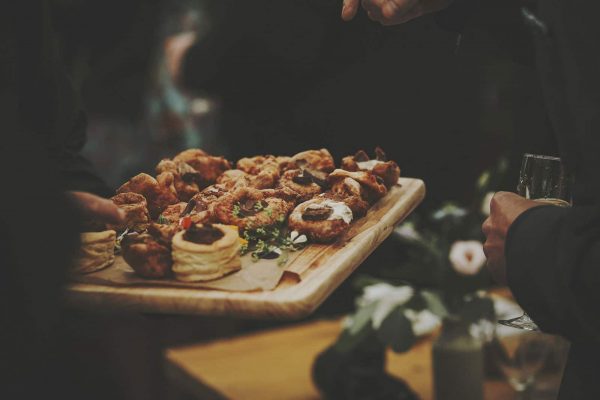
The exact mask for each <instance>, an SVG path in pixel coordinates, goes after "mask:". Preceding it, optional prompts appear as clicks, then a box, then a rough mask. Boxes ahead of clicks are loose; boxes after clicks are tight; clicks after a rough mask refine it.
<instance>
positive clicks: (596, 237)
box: [506, 0, 600, 400]
mask: <svg viewBox="0 0 600 400" xmlns="http://www.w3.org/2000/svg"><path fill="white" fill-rule="evenodd" d="M599 11H600V6H599V5H598V2H596V1H591V0H587V1H586V0H540V1H538V4H537V9H536V10H535V11H534V13H535V15H536V16H537V18H538V19H539V21H540V23H530V24H529V25H530V26H531V29H532V30H533V35H534V39H535V40H534V41H535V55H536V67H537V70H538V71H539V76H540V82H541V85H542V89H543V92H544V98H545V103H546V108H547V111H548V116H549V118H550V120H551V122H552V127H553V129H554V131H555V135H556V138H557V140H558V143H559V147H560V155H561V157H562V159H563V161H564V162H565V164H566V165H567V167H568V168H569V169H570V170H571V171H572V172H573V174H574V177H575V188H574V196H573V207H572V208H570V209H565V208H558V207H548V206H544V207H536V208H533V209H530V210H529V211H527V212H525V213H524V214H523V215H521V216H520V217H519V218H518V219H517V220H516V221H515V223H514V224H513V225H512V226H511V228H510V230H509V233H508V237H507V241H506V258H507V276H508V282H509V286H510V288H511V290H512V292H513V293H514V295H515V297H516V299H517V300H518V302H519V303H520V304H521V305H522V306H523V308H524V309H525V310H526V311H527V313H528V314H529V315H530V316H531V317H532V319H533V320H534V321H536V322H537V323H538V325H539V326H540V327H541V328H542V330H543V331H546V332H550V333H555V334H559V335H562V336H564V337H566V338H567V339H569V340H570V341H571V351H570V355H569V360H568V364H567V368H566V371H565V374H564V378H563V383H562V386H561V391H560V396H559V398H560V399H569V400H574V399H598V398H600V382H598V379H599V378H600V24H599V23H598V21H597V18H598V15H600V14H599V13H598V12H599Z"/></svg>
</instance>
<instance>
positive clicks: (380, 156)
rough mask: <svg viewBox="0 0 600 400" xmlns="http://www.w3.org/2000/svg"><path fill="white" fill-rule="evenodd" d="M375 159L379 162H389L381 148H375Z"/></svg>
mask: <svg viewBox="0 0 600 400" xmlns="http://www.w3.org/2000/svg"><path fill="white" fill-rule="evenodd" d="M375 159H376V160H377V161H384V162H385V161H387V156H386V154H385V152H384V151H383V149H382V148H381V147H379V146H377V147H375Z"/></svg>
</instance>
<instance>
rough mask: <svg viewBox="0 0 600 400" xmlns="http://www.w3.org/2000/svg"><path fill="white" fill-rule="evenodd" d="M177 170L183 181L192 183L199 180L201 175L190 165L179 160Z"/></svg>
mask: <svg viewBox="0 0 600 400" xmlns="http://www.w3.org/2000/svg"><path fill="white" fill-rule="evenodd" d="M177 172H178V173H179V175H181V179H183V181H184V182H185V183H194V182H199V181H200V180H201V178H202V177H201V175H200V173H199V172H198V171H196V170H195V169H194V168H193V167H192V166H191V165H189V164H188V163H185V162H179V163H178V164H177Z"/></svg>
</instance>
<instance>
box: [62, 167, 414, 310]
mask: <svg viewBox="0 0 600 400" xmlns="http://www.w3.org/2000/svg"><path fill="white" fill-rule="evenodd" d="M424 197H425V184H424V183H423V181H421V180H419V179H411V178H400V180H399V185H398V186H395V187H393V188H392V189H391V190H390V191H389V192H388V194H387V195H386V196H385V197H384V198H383V199H381V200H380V201H378V202H377V203H376V204H374V205H373V207H371V209H370V210H369V212H368V214H367V215H366V216H365V217H364V218H361V219H359V220H357V221H355V222H353V225H352V228H351V229H350V232H349V233H348V235H347V238H348V240H345V241H341V242H338V243H335V244H331V245H317V244H312V245H309V246H307V247H306V248H305V249H303V250H302V251H300V252H298V253H296V254H295V255H294V257H293V259H290V262H289V265H288V266H287V268H286V269H287V270H288V271H290V272H291V273H288V272H286V273H285V274H284V276H283V279H282V280H281V282H280V283H279V285H278V286H277V287H276V288H275V289H274V290H270V291H258V292H225V291H218V290H205V289H191V288H179V287H164V286H163V287H159V286H157V287H133V286H132V287H123V286H108V285H97V284H88V283H73V284H70V285H68V286H67V287H66V300H67V303H68V305H70V306H71V307H74V308H79V309H91V310H110V311H121V312H127V311H133V312H147V313H163V314H196V315H223V316H235V317H243V318H278V319H294V318H301V317H305V316H307V315H309V314H310V313H312V312H313V311H314V310H315V309H316V308H317V307H318V306H319V305H320V304H321V303H322V302H323V301H324V300H325V299H326V298H327V297H328V296H329V295H330V294H331V293H332V292H333V290H335V288H337V287H338V286H339V285H340V284H341V283H342V282H343V281H344V280H345V279H346V278H347V277H348V276H349V275H350V274H351V273H352V272H353V271H354V270H355V269H356V268H357V267H358V266H359V265H360V264H361V263H362V262H363V261H364V260H365V259H366V258H367V256H368V255H369V254H371V253H372V252H373V250H375V249H376V248H377V246H379V244H381V242H383V240H384V239H385V238H387V237H388V236H389V235H390V233H391V232H392V230H393V228H394V226H396V225H397V224H398V223H400V222H402V221H403V220H404V219H405V218H406V217H407V216H408V215H409V214H410V213H411V212H412V211H413V210H414V209H415V207H417V205H419V203H420V202H421V201H422V200H423V198H424Z"/></svg>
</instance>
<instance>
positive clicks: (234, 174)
mask: <svg viewBox="0 0 600 400" xmlns="http://www.w3.org/2000/svg"><path fill="white" fill-rule="evenodd" d="M217 183H218V184H220V185H223V186H225V187H227V188H228V189H232V188H238V187H243V186H250V175H249V174H248V173H247V172H244V171H242V170H241V169H230V170H229V171H225V172H223V174H222V175H221V176H219V177H218V178H217Z"/></svg>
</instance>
